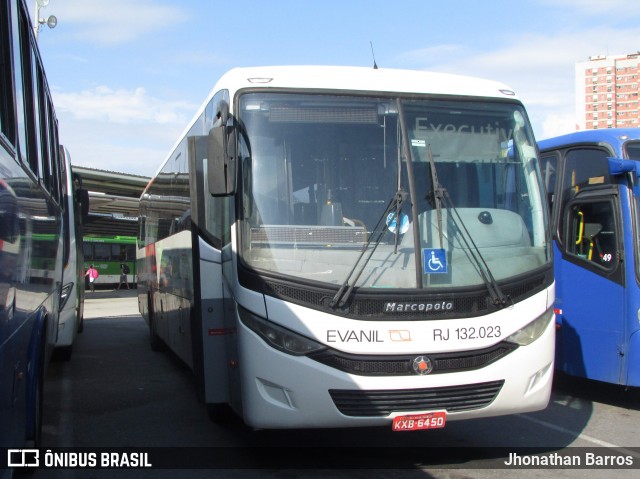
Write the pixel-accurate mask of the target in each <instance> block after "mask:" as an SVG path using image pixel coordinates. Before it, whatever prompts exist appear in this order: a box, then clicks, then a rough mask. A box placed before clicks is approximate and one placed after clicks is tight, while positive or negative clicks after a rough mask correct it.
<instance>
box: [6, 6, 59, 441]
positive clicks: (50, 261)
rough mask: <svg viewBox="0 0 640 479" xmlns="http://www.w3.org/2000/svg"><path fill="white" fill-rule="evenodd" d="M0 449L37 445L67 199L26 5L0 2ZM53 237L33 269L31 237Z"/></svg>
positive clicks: (51, 345)
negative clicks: (37, 264)
mask: <svg viewBox="0 0 640 479" xmlns="http://www.w3.org/2000/svg"><path fill="white" fill-rule="evenodd" d="M0 57H1V60H2V61H0V447H2V448H4V447H10V448H15V447H22V446H24V445H25V444H30V445H36V446H37V445H38V444H39V441H40V434H41V424H42V384H43V378H44V375H45V370H46V367H47V364H48V363H49V359H50V357H51V354H52V352H53V349H54V346H55V339H56V332H57V328H58V311H59V303H60V287H61V281H62V266H63V241H62V239H63V222H62V212H63V209H64V205H63V202H64V197H63V187H62V182H63V178H62V171H63V167H62V160H61V158H60V154H59V145H58V125H57V120H56V116H55V112H54V108H53V103H52V101H51V95H50V91H49V88H48V86H47V81H46V77H45V74H44V70H43V67H42V62H41V59H40V55H39V53H38V47H37V43H36V41H35V38H34V32H33V28H32V25H31V21H30V18H29V12H28V9H27V6H26V4H25V2H24V1H22V0H11V1H6V0H3V1H1V2H0ZM36 235H53V236H54V237H55V238H57V240H56V241H54V242H53V245H54V246H53V247H52V248H48V249H47V251H48V253H47V254H46V257H44V258H40V259H39V261H41V263H40V265H39V266H38V268H37V270H38V271H39V272H38V274H33V271H35V270H36V268H34V267H33V265H32V260H33V256H32V251H33V248H32V246H33V237H34V236H36Z"/></svg>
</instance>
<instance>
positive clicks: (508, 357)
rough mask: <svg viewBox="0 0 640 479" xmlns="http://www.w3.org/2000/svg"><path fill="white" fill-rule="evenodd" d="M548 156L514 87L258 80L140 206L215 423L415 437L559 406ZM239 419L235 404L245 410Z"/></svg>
mask: <svg viewBox="0 0 640 479" xmlns="http://www.w3.org/2000/svg"><path fill="white" fill-rule="evenodd" d="M543 192H544V187H543V184H542V179H541V175H540V169H539V164H538V157H537V150H536V144H535V141H534V138H533V134H532V131H531V128H530V124H529V121H528V119H527V115H526V112H525V108H524V107H523V105H522V103H521V102H520V101H519V100H518V99H517V97H516V96H515V93H514V92H513V91H512V90H511V89H509V88H508V87H507V86H505V85H503V84H501V83H497V82H493V81H487V80H481V79H477V78H468V77H461V76H456V75H443V74H434V73H427V72H416V71H401V70H385V69H368V68H349V67H311V66H301V67H295V66H291V67H263V68H240V69H235V70H232V71H230V72H228V73H227V74H225V75H224V76H223V77H222V78H221V79H220V80H219V81H218V83H217V84H216V85H215V87H214V88H213V90H212V92H211V94H210V96H209V97H208V98H207V99H206V100H205V102H204V103H203V105H202V107H201V108H200V110H199V111H198V112H197V113H196V115H195V117H194V119H193V121H192V122H191V123H190V124H189V125H188V126H187V128H186V130H185V132H184V135H183V136H181V137H180V138H179V139H178V141H177V143H176V145H175V147H174V148H173V149H172V150H171V151H170V152H169V154H168V157H167V158H166V160H165V161H164V163H163V164H162V166H161V167H160V169H159V171H158V173H157V175H156V176H155V177H154V178H153V179H152V180H151V181H150V183H149V185H148V186H147V188H146V189H145V191H144V192H143V195H142V197H141V201H140V235H139V238H138V248H139V250H138V287H139V307H140V311H141V313H142V315H143V317H144V318H145V320H146V321H147V322H148V324H149V328H150V335H151V342H152V346H153V347H157V346H159V345H162V343H165V344H166V345H168V346H169V347H170V348H171V349H172V350H173V351H174V352H175V353H176V354H177V355H178V356H179V357H180V358H182V359H183V360H184V361H185V362H186V363H187V364H188V365H189V366H190V367H191V368H192V369H193V371H194V373H195V375H196V378H197V381H198V385H199V387H200V392H201V397H202V399H203V400H204V401H205V403H206V404H208V406H209V409H210V412H211V414H212V416H213V417H214V418H221V417H224V413H225V411H228V410H229V409H232V410H233V411H235V413H237V414H239V415H240V416H241V417H242V418H243V419H244V421H245V422H246V424H248V425H249V426H251V427H255V428H307V427H310V428H322V427H355V426H374V425H383V426H384V425H386V426H387V427H390V428H392V429H393V430H396V431H402V430H412V429H426V428H436V427H443V426H444V425H445V423H446V422H447V421H450V420H459V419H469V418H479V417H489V416H496V415H501V414H511V413H516V412H524V411H534V410H539V409H542V408H544V407H546V405H547V403H548V400H549V395H550V391H551V381H552V376H553V354H554V338H555V325H554V322H553V302H554V280H553V265H552V248H551V240H550V235H549V230H548V223H547V208H546V205H545V203H544V202H545V198H544V193H543ZM229 406H230V408H229Z"/></svg>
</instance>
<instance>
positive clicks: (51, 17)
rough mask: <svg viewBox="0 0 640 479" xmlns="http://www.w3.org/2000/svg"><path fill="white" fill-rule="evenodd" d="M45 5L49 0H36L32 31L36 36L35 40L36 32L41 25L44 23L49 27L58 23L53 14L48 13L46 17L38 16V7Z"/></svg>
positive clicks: (54, 26) (53, 26)
mask: <svg viewBox="0 0 640 479" xmlns="http://www.w3.org/2000/svg"><path fill="white" fill-rule="evenodd" d="M47 5H49V0H36V8H35V18H34V21H33V33H34V34H35V36H36V40H38V32H39V31H40V27H41V26H42V25H44V24H45V23H46V24H47V26H48V27H49V28H56V25H57V24H58V19H57V18H56V17H55V15H49V16H48V17H47V18H46V19H44V18H40V9H41V8H42V7H46V6H47Z"/></svg>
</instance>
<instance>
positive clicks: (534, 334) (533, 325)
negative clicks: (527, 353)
mask: <svg viewBox="0 0 640 479" xmlns="http://www.w3.org/2000/svg"><path fill="white" fill-rule="evenodd" d="M553 318H554V314H553V308H549V309H547V310H546V311H545V312H544V313H543V314H541V315H540V316H538V317H537V318H536V319H534V320H533V321H531V322H530V323H529V324H527V325H526V326H525V327H524V328H522V329H519V330H518V331H516V332H515V333H513V334H512V335H511V336H509V337H508V338H506V339H505V341H507V342H510V343H515V344H518V345H519V346H526V345H528V344H531V343H532V342H534V341H535V340H536V339H538V338H539V337H540V336H542V333H544V331H545V329H547V325H548V324H549V322H550V321H552V320H553Z"/></svg>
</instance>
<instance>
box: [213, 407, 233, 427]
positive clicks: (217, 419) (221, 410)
mask: <svg viewBox="0 0 640 479" xmlns="http://www.w3.org/2000/svg"><path fill="white" fill-rule="evenodd" d="M207 414H208V415H209V419H210V420H211V421H212V422H214V423H215V424H217V425H218V426H229V425H231V424H232V423H233V422H235V421H237V420H238V416H236V413H235V412H233V409H231V406H230V405H229V404H227V403H215V404H207Z"/></svg>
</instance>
